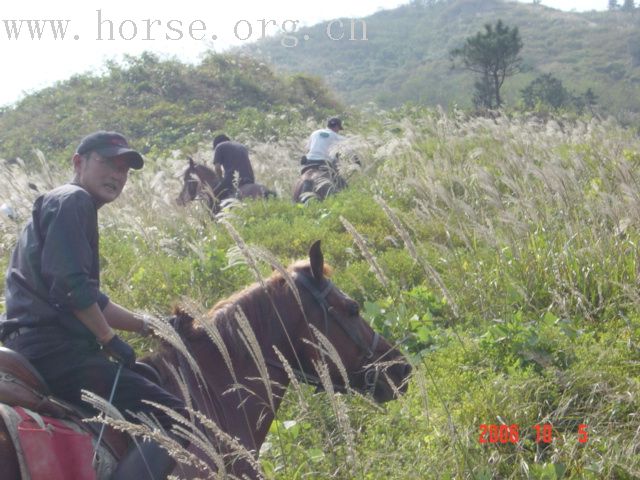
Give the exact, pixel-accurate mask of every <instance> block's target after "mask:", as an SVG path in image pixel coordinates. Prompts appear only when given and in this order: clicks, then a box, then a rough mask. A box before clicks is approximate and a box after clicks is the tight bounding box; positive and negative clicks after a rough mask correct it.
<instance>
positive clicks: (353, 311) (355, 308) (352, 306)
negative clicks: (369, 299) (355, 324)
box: [348, 302, 360, 317]
mask: <svg viewBox="0 0 640 480" xmlns="http://www.w3.org/2000/svg"><path fill="white" fill-rule="evenodd" d="M348 311H349V315H351V316H352V317H356V316H358V314H359V313H360V305H358V304H357V303H356V302H353V303H349V307H348Z"/></svg>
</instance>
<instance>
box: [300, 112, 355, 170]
mask: <svg viewBox="0 0 640 480" xmlns="http://www.w3.org/2000/svg"><path fill="white" fill-rule="evenodd" d="M342 129H343V128H342V120H340V119H339V118H337V117H333V118H330V119H329V121H328V122H327V128H321V129H320V130H316V131H315V132H313V133H312V134H311V136H310V137H309V141H308V142H307V154H306V155H305V156H304V157H302V165H305V166H309V165H320V164H322V165H327V166H331V167H334V168H335V167H336V162H337V155H336V154H335V152H334V151H333V150H334V148H335V146H336V144H337V143H339V142H341V141H342V140H344V139H345V137H343V136H342V135H339V134H338V132H339V131H341V130H342ZM303 170H304V168H303Z"/></svg>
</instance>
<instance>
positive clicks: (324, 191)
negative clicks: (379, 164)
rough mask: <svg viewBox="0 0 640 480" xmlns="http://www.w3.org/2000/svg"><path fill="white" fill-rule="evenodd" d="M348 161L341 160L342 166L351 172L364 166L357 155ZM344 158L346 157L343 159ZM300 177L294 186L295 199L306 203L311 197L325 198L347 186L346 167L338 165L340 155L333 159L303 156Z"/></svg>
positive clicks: (297, 201)
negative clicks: (323, 159) (315, 158)
mask: <svg viewBox="0 0 640 480" xmlns="http://www.w3.org/2000/svg"><path fill="white" fill-rule="evenodd" d="M351 157H352V158H350V159H349V160H348V161H347V162H346V163H345V162H344V161H341V162H340V167H346V169H347V171H348V172H349V173H353V171H354V169H358V168H360V167H361V166H362V164H361V163H360V159H359V158H358V156H357V155H352V156H351ZM341 160H344V159H341ZM302 165H303V167H302V170H301V171H300V178H299V179H298V181H297V182H296V184H295V185H294V187H293V201H294V202H296V203H306V202H307V201H308V200H309V199H311V198H316V199H318V200H324V199H325V198H327V197H328V196H329V195H332V194H334V193H336V192H339V191H340V190H344V189H345V188H347V179H346V178H345V176H344V171H343V170H344V169H343V168H339V167H338V157H336V159H335V160H332V161H315V160H307V158H306V157H302Z"/></svg>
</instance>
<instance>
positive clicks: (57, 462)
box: [14, 407, 96, 480]
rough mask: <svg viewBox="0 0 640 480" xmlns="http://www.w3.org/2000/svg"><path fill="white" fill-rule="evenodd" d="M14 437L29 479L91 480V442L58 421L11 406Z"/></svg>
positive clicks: (87, 435) (84, 434)
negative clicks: (17, 419) (15, 417)
mask: <svg viewBox="0 0 640 480" xmlns="http://www.w3.org/2000/svg"><path fill="white" fill-rule="evenodd" d="M14 410H15V411H16V413H18V415H20V417H21V419H22V420H21V421H20V422H19V423H18V438H19V440H20V446H21V447H22V451H23V457H24V460H25V463H26V466H27V469H28V470H29V475H30V477H31V480H95V479H96V473H95V471H94V469H93V467H92V465H91V463H92V459H93V443H92V441H91V436H90V435H89V434H87V433H81V432H77V431H75V430H73V429H71V428H69V427H68V426H66V425H65V423H64V422H63V421H61V420H58V419H55V418H51V417H46V416H42V415H38V414H33V413H32V412H27V411H25V409H23V408H22V407H14Z"/></svg>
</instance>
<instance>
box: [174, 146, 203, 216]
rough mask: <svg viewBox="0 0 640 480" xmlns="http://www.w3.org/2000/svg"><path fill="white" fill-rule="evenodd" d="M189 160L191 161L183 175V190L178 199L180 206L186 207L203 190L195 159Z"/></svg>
mask: <svg viewBox="0 0 640 480" xmlns="http://www.w3.org/2000/svg"><path fill="white" fill-rule="evenodd" d="M187 158H188V159H189V165H187V168H186V169H185V170H184V173H183V174H182V183H183V185H182V190H181V191H180V195H178V198H177V199H176V202H177V203H178V205H180V206H184V205H186V204H187V203H189V202H191V201H193V200H195V199H196V197H197V196H198V195H199V194H200V190H202V182H201V181H200V178H199V177H198V174H197V164H196V163H195V162H194V161H193V158H191V157H187Z"/></svg>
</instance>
